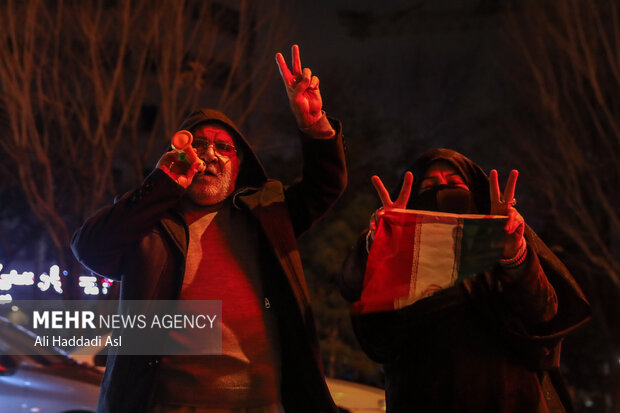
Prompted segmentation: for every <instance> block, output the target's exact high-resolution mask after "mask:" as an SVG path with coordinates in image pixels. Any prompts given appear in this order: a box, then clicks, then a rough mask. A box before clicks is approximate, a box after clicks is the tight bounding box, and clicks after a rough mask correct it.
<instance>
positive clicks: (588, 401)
mask: <svg viewBox="0 0 620 413" xmlns="http://www.w3.org/2000/svg"><path fill="white" fill-rule="evenodd" d="M583 404H585V405H586V407H592V406H594V402H593V401H592V399H586V400H585V401H584V402H583Z"/></svg>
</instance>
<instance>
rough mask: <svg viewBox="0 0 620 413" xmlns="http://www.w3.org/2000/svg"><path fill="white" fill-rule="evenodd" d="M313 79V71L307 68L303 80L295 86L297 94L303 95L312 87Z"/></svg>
mask: <svg viewBox="0 0 620 413" xmlns="http://www.w3.org/2000/svg"><path fill="white" fill-rule="evenodd" d="M311 78H312V71H311V70H310V69H308V68H307V67H306V68H305V69H304V70H303V73H302V75H301V79H299V82H298V83H297V84H296V85H295V93H303V92H304V91H305V90H306V89H308V87H310V79H311Z"/></svg>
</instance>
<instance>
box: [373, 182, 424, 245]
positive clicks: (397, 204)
mask: <svg viewBox="0 0 620 413" xmlns="http://www.w3.org/2000/svg"><path fill="white" fill-rule="evenodd" d="M371 180H372V185H373V186H374V187H375V189H376V190H377V194H379V198H381V202H382V203H383V207H382V208H379V209H378V210H376V211H375V213H374V214H372V216H371V217H370V234H371V236H372V237H374V235H375V232H376V231H377V224H378V223H379V218H381V216H383V214H384V213H385V211H386V210H390V209H394V208H401V209H404V208H407V202H409V196H410V195H411V185H412V184H413V174H412V173H411V172H409V171H407V172H406V173H405V180H404V181H403V186H402V187H401V188H400V193H399V194H398V198H396V200H395V201H392V198H390V193H389V192H388V190H387V189H385V185H383V182H381V179H380V178H379V177H378V176H377V175H374V176H373V177H372V178H371Z"/></svg>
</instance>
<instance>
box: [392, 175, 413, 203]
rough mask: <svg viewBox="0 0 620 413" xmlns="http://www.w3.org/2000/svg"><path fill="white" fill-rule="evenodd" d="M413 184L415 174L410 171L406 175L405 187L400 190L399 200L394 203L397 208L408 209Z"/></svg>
mask: <svg viewBox="0 0 620 413" xmlns="http://www.w3.org/2000/svg"><path fill="white" fill-rule="evenodd" d="M412 184H413V174H412V173H411V172H409V171H407V172H406V173H405V180H404V181H403V186H402V188H400V193H399V194H398V199H396V202H394V206H395V207H396V208H406V207H407V202H409V196H410V195H411V185H412Z"/></svg>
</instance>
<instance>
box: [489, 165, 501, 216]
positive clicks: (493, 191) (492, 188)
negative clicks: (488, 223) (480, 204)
mask: <svg viewBox="0 0 620 413" xmlns="http://www.w3.org/2000/svg"><path fill="white" fill-rule="evenodd" d="M489 195H490V196H491V207H493V206H494V205H497V204H498V203H499V197H500V193H499V183H498V181H497V171H496V170H495V169H493V170H491V172H490V173H489Z"/></svg>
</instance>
